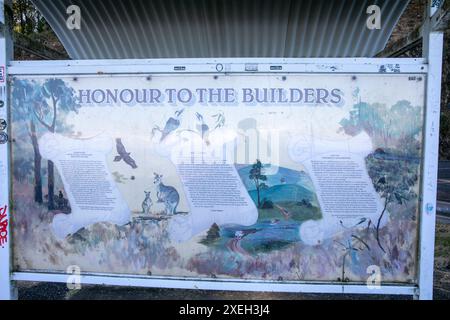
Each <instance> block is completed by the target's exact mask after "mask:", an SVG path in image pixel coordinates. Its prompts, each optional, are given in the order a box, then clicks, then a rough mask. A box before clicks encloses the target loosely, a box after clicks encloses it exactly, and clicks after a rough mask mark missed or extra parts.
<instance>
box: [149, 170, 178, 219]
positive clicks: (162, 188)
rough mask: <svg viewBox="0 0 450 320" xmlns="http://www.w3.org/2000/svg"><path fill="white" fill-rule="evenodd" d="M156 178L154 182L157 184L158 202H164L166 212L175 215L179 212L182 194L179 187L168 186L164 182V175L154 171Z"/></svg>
mask: <svg viewBox="0 0 450 320" xmlns="http://www.w3.org/2000/svg"><path fill="white" fill-rule="evenodd" d="M154 175H155V179H154V180H153V183H154V184H155V185H156V190H157V192H156V197H157V198H158V202H162V203H164V205H165V208H166V214H169V215H174V214H176V213H177V207H178V204H179V202H180V195H179V194H178V191H177V189H175V188H174V187H171V186H166V185H164V183H163V182H162V177H163V176H162V175H161V174H158V173H154Z"/></svg>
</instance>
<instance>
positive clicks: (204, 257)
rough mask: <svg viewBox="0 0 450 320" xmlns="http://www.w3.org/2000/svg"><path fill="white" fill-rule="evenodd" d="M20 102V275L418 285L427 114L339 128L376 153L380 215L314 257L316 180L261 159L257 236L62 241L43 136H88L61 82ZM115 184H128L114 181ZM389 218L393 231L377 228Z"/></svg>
mask: <svg viewBox="0 0 450 320" xmlns="http://www.w3.org/2000/svg"><path fill="white" fill-rule="evenodd" d="M12 102H13V119H12V120H13V125H12V135H13V146H12V148H13V149H12V166H13V196H14V197H13V225H14V227H13V231H14V234H13V237H14V238H13V240H14V261H15V265H14V268H15V270H22V271H23V270H58V271H61V272H65V271H66V269H67V268H68V267H69V266H72V265H77V266H79V267H80V268H81V270H82V271H83V272H106V273H124V274H142V275H155V276H162V275H164V276H184V277H204V278H230V277H231V278H240V279H264V280H272V281H305V280H311V281H335V282H364V283H365V282H366V279H367V278H368V277H369V275H370V272H371V271H370V270H373V268H372V269H371V268H369V267H371V266H376V267H377V268H379V271H380V272H381V274H382V281H384V282H402V283H410V282H414V281H415V275H416V267H417V266H416V240H417V237H418V234H417V219H418V210H419V208H418V194H419V182H420V159H421V144H422V137H421V132H422V111H423V110H422V107H420V106H413V105H411V104H410V103H409V102H408V101H399V102H397V103H396V104H394V105H392V106H387V105H381V104H367V103H364V102H361V103H358V104H356V105H355V106H354V108H353V110H352V112H351V113H350V114H349V115H348V117H347V118H345V119H336V120H337V121H340V124H341V130H342V132H344V133H345V134H346V135H348V136H355V135H357V134H358V133H360V132H362V131H364V132H366V133H367V134H368V135H369V136H370V137H371V138H372V141H373V145H374V146H376V148H375V149H374V151H373V153H372V154H370V155H369V156H368V157H367V158H366V167H367V170H368V172H369V176H370V178H371V179H372V182H373V184H374V186H375V189H376V191H377V192H378V193H379V195H380V197H381V198H382V199H383V203H384V210H383V212H382V216H380V217H379V220H378V221H367V222H365V225H364V228H360V229H358V230H357V231H355V230H353V229H348V230H343V232H342V233H341V234H339V235H338V236H336V237H334V238H332V239H328V240H326V241H324V242H323V243H322V244H321V245H319V246H307V245H305V244H304V243H302V241H301V239H300V237H299V226H300V225H301V224H302V223H303V222H305V221H308V220H319V219H321V218H322V213H321V210H320V206H319V204H318V201H317V198H316V194H315V191H314V187H313V184H312V182H311V179H310V178H309V176H308V174H307V173H306V172H304V171H294V170H291V169H287V168H283V167H280V168H276V169H277V170H274V171H275V172H276V174H271V175H269V174H266V171H267V169H268V168H272V169H273V165H272V164H270V163H262V162H260V161H258V160H257V159H255V161H254V163H252V164H247V165H236V168H237V170H238V172H239V175H240V177H241V180H242V182H243V184H244V185H245V187H246V189H247V190H248V193H249V195H250V197H251V199H252V200H253V202H254V203H255V205H256V206H257V208H258V212H259V218H258V221H257V223H256V224H255V225H253V226H249V227H242V226H236V225H225V226H218V225H217V224H213V225H211V227H210V229H209V230H207V231H206V232H205V233H203V234H201V235H199V236H197V237H195V238H193V239H191V240H190V241H189V242H188V243H183V244H178V243H172V242H171V241H170V240H169V235H168V231H167V224H168V220H166V219H161V220H151V219H150V220H145V219H133V220H132V221H131V222H130V223H129V224H127V225H124V226H116V225H113V224H109V223H97V224H94V225H91V226H89V227H87V228H83V229H82V230H79V231H78V232H76V233H75V234H71V235H70V236H68V237H67V238H66V239H64V240H56V239H55V238H54V236H53V234H52V231H51V230H50V224H51V221H52V219H53V217H54V215H55V214H60V213H66V214H67V213H70V210H71V209H70V203H69V202H68V201H67V197H66V193H65V190H64V187H63V184H62V182H61V179H60V177H59V176H58V172H57V171H56V170H55V169H54V166H53V164H52V163H51V161H43V160H42V159H41V156H40V154H39V145H38V143H37V141H38V137H39V136H41V135H42V134H44V133H46V132H57V133H61V134H64V135H66V136H73V137H77V136H78V135H79V134H80V133H78V132H73V128H72V127H70V126H68V125H67V124H66V121H65V119H67V117H76V116H77V112H78V109H79V107H80V106H79V105H78V103H77V101H76V99H75V98H74V92H73V90H72V89H71V88H70V87H68V86H67V84H66V83H64V81H62V80H57V79H49V80H45V81H43V80H42V81H41V80H39V81H28V80H16V81H15V82H14V84H13V91H12ZM270 171H272V170H270ZM115 176H116V178H117V177H118V178H123V177H122V176H121V174H120V173H118V172H116V173H115ZM136 192H139V193H142V194H143V190H137V191H136ZM384 215H388V218H389V223H388V224H387V225H386V226H385V227H380V221H381V219H382V218H383V216H384ZM368 270H369V271H368ZM368 272H369V273H368Z"/></svg>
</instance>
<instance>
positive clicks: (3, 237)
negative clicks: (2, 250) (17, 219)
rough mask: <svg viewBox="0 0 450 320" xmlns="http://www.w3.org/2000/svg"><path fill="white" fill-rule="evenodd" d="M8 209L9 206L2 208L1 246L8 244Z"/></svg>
mask: <svg viewBox="0 0 450 320" xmlns="http://www.w3.org/2000/svg"><path fill="white" fill-rule="evenodd" d="M6 209H8V206H4V207H3V208H0V246H3V245H4V244H6V242H8V219H7V216H6Z"/></svg>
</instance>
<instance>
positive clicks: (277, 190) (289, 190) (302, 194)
mask: <svg viewBox="0 0 450 320" xmlns="http://www.w3.org/2000/svg"><path fill="white" fill-rule="evenodd" d="M249 194H250V197H251V198H252V199H253V201H254V202H255V203H257V201H258V200H257V199H258V194H257V192H256V190H252V191H249ZM264 198H266V199H267V200H270V201H272V202H274V203H278V202H291V201H292V202H297V201H302V200H309V201H310V202H315V201H316V198H315V195H314V193H313V192H311V191H310V190H308V189H306V188H304V187H302V186H299V185H296V184H283V185H277V186H273V187H270V188H268V189H265V190H261V200H263V199H264Z"/></svg>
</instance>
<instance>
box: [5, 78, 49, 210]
mask: <svg viewBox="0 0 450 320" xmlns="http://www.w3.org/2000/svg"><path fill="white" fill-rule="evenodd" d="M46 103H47V102H46V101H45V99H44V96H43V94H42V91H41V87H40V85H39V84H38V83H36V82H34V81H29V80H15V81H14V82H13V85H12V108H13V114H14V120H16V121H17V120H18V121H24V122H25V127H26V128H27V131H28V135H29V136H30V139H31V144H32V146H33V154H34V166H33V172H34V201H36V202H38V203H42V176H41V162H42V159H41V154H40V152H39V145H38V138H37V128H36V122H37V121H38V120H37V118H36V116H35V115H36V114H40V113H42V112H43V110H45V109H46V108H47V107H46V106H45V104H46ZM35 109H36V110H35Z"/></svg>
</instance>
